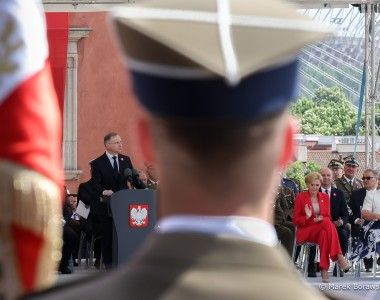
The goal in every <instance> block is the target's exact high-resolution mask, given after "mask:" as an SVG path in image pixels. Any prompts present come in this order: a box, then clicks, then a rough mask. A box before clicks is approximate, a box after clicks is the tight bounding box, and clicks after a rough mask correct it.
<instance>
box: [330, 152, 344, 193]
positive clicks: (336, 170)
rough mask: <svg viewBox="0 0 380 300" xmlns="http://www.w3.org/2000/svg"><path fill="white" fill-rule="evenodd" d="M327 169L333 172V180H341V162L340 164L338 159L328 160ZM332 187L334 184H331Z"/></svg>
mask: <svg viewBox="0 0 380 300" xmlns="http://www.w3.org/2000/svg"><path fill="white" fill-rule="evenodd" d="M327 167H328V168H329V169H331V171H332V172H333V180H334V181H335V180H337V179H338V178H342V176H343V162H341V161H340V160H338V159H332V160H330V162H329V164H328V165H327ZM333 186H334V187H336V186H335V183H334V184H333Z"/></svg>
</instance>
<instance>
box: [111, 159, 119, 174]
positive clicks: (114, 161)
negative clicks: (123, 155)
mask: <svg viewBox="0 0 380 300" xmlns="http://www.w3.org/2000/svg"><path fill="white" fill-rule="evenodd" d="M112 158H113V169H114V171H115V173H116V174H119V169H118V168H117V161H116V160H117V156H112Z"/></svg>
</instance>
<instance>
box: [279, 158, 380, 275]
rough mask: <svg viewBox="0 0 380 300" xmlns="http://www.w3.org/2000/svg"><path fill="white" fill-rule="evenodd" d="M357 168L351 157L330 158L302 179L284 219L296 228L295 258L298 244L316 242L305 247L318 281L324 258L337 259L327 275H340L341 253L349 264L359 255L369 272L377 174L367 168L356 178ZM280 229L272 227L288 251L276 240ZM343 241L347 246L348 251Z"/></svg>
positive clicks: (379, 240)
mask: <svg viewBox="0 0 380 300" xmlns="http://www.w3.org/2000/svg"><path fill="white" fill-rule="evenodd" d="M358 167H359V163H358V161H357V160H356V159H355V158H354V157H352V156H349V157H347V158H345V161H343V162H341V161H339V160H332V161H331V162H330V164H329V165H328V167H324V168H321V169H320V171H319V172H313V173H310V174H308V175H307V176H306V177H305V183H306V186H307V190H305V191H302V192H300V193H299V194H298V196H297V197H296V199H295V201H294V212H293V216H292V218H289V217H288V220H290V219H292V221H293V223H294V225H295V226H296V244H297V245H298V249H297V248H295V249H297V250H298V251H297V250H296V251H297V252H296V253H295V255H294V256H295V258H296V259H297V257H298V253H299V249H300V247H299V245H302V244H303V243H307V242H308V243H312V244H315V245H317V247H315V246H310V245H309V246H310V252H309V265H308V276H309V277H316V276H317V275H316V272H317V271H319V270H320V272H321V277H322V281H323V282H328V281H329V274H328V270H329V267H330V261H337V264H336V265H335V268H334V270H333V275H334V276H337V272H339V271H340V276H343V272H344V271H347V270H348V269H349V268H350V264H349V262H348V261H347V260H346V259H345V256H346V257H347V258H348V260H349V261H350V262H351V263H353V262H355V261H358V260H360V259H363V261H364V266H365V269H366V271H367V272H370V271H371V268H372V267H373V260H372V258H373V257H376V255H377V253H380V221H379V220H380V190H378V186H379V180H378V179H379V172H378V171H376V170H372V169H367V170H365V171H364V172H363V176H362V179H361V180H360V179H358V178H357V177H356V176H357V172H358ZM338 170H339V171H338ZM282 186H284V185H282ZM363 186H364V187H363ZM280 191H281V190H280V189H279V191H278V197H277V202H278V203H277V202H276V205H275V225H276V229H277V228H278V227H279V223H281V222H283V221H284V218H285V214H282V219H281V218H279V215H278V213H279V211H280V210H279V207H280V208H281V203H284V201H280V198H281V197H280V196H279V195H280V194H281V192H280ZM284 232H285V230H284V229H281V231H279V230H278V235H279V239H280V241H281V243H282V244H283V245H284V246H285V247H286V248H287V249H288V251H289V249H290V248H289V246H287V245H288V244H289V243H287V241H283V238H282V236H285V233H284ZM288 236H290V238H291V235H288ZM288 242H289V241H288ZM349 242H350V243H351V244H350V245H351V246H352V247H351V251H350V252H349V253H348V249H349ZM316 248H318V250H319V254H320V255H319V263H318V264H315V258H316ZM377 264H380V258H377ZM337 265H338V266H339V269H340V270H339V269H337Z"/></svg>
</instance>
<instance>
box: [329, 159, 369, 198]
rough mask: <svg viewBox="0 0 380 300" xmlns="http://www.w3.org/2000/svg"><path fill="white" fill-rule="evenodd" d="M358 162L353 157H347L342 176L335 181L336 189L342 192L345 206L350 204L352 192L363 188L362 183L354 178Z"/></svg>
mask: <svg viewBox="0 0 380 300" xmlns="http://www.w3.org/2000/svg"><path fill="white" fill-rule="evenodd" d="M358 168H359V162H358V161H357V160H356V158H354V157H353V156H347V157H345V158H344V169H343V171H344V174H343V176H342V178H338V179H336V180H335V185H336V188H337V189H339V190H341V191H342V192H343V196H344V200H345V201H346V203H347V205H348V203H349V202H350V196H351V194H352V191H355V190H358V189H361V188H362V187H363V181H361V180H360V179H358V178H356V177H355V176H356V174H357V172H358Z"/></svg>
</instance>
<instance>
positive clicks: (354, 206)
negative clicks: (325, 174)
mask: <svg viewBox="0 0 380 300" xmlns="http://www.w3.org/2000/svg"><path fill="white" fill-rule="evenodd" d="M377 177H378V173H377V172H376V171H374V170H372V169H367V170H365V171H364V172H363V178H362V179H363V182H364V188H362V189H359V190H356V191H353V192H352V195H351V197H350V202H349V206H350V208H351V211H352V215H351V216H350V223H351V236H352V240H353V247H355V245H356V244H357V242H358V241H359V239H360V235H361V234H362V232H361V228H362V225H363V224H364V219H363V218H362V213H361V209H362V206H363V202H364V198H365V196H366V195H367V191H371V190H375V189H376V188H377V181H378V178H377ZM363 261H364V267H365V269H366V271H367V272H370V271H371V268H372V258H364V259H363Z"/></svg>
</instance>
